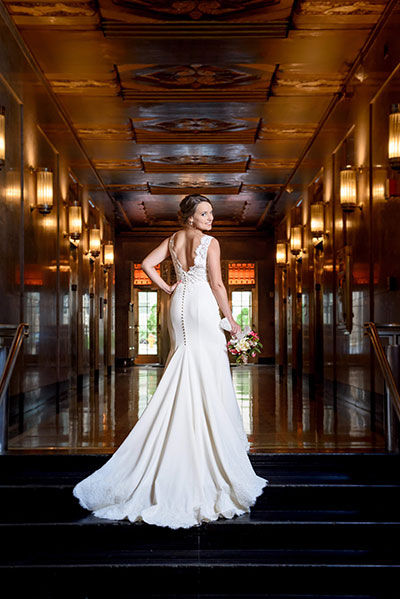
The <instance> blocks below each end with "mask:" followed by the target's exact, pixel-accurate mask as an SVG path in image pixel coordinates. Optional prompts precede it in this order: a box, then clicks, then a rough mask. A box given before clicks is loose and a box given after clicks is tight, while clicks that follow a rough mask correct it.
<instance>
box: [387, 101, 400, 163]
mask: <svg viewBox="0 0 400 599" xmlns="http://www.w3.org/2000/svg"><path fill="white" fill-rule="evenodd" d="M389 162H390V166H391V167H392V169H393V170H396V171H398V170H400V104H392V110H391V113H390V114H389Z"/></svg>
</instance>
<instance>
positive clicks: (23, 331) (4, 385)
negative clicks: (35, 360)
mask: <svg viewBox="0 0 400 599" xmlns="http://www.w3.org/2000/svg"><path fill="white" fill-rule="evenodd" d="M12 329H14V330H15V325H0V337H10V336H11V335H9V334H7V333H6V334H5V335H4V334H3V332H2V331H3V330H6V331H7V330H12ZM28 336H29V325H28V324H26V323H24V322H21V324H19V325H18V326H17V330H16V332H15V335H14V338H13V340H12V343H11V347H10V350H9V352H8V356H7V361H6V364H5V366H4V370H3V374H2V375H1V378H0V405H1V403H2V401H3V396H4V395H5V392H6V390H7V389H8V385H9V383H10V379H11V375H12V373H13V370H14V366H15V362H16V361H17V358H18V354H19V350H20V349H21V345H22V342H23V340H24V338H25V337H28Z"/></svg>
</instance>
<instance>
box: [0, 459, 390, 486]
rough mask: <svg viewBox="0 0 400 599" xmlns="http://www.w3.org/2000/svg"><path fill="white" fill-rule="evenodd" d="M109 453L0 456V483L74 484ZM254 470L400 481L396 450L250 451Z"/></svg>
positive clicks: (281, 475)
mask: <svg viewBox="0 0 400 599" xmlns="http://www.w3.org/2000/svg"><path fill="white" fill-rule="evenodd" d="M110 457H111V454H110V455H85V454H73V455H68V454H67V455H59V454H49V455H37V454H19V455H17V454H6V455H1V456H0V484H10V483H13V484H18V483H26V482H27V481H32V482H38V483H42V484H43V483H45V482H46V481H50V483H51V484H54V483H58V482H61V483H64V482H66V480H68V482H70V483H71V484H76V483H77V482H78V481H79V480H81V479H82V478H85V477H86V476H88V475H89V474H91V473H92V472H94V471H95V470H97V469H99V468H100V467H101V466H102V465H103V464H104V463H105V462H106V461H107V460H108V459H109V458H110ZM249 458H250V460H251V462H252V464H253V467H254V469H255V471H256V472H257V474H259V475H260V476H263V477H265V478H267V479H268V480H270V482H274V483H282V482H289V481H290V482H292V483H295V482H300V483H302V482H311V483H330V482H333V483H336V484H338V483H340V482H343V483H352V484H357V483H360V482H364V483H368V482H371V483H388V484H393V483H400V455H399V454H387V453H377V454H250V455H249Z"/></svg>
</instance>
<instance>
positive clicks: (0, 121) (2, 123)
mask: <svg viewBox="0 0 400 599" xmlns="http://www.w3.org/2000/svg"><path fill="white" fill-rule="evenodd" d="M5 163H6V109H5V108H4V106H1V107H0V171H1V169H2V168H3V166H4V165H5Z"/></svg>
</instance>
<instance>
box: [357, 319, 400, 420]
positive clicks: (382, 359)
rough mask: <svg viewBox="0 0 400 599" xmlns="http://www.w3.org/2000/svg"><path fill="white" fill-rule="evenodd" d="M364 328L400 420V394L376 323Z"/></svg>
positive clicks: (370, 323) (366, 325)
mask: <svg viewBox="0 0 400 599" xmlns="http://www.w3.org/2000/svg"><path fill="white" fill-rule="evenodd" d="M396 326H398V325H379V327H380V328H381V327H382V328H383V327H384V328H390V327H393V328H395V327H396ZM364 327H365V329H366V331H367V334H368V335H369V337H370V339H371V341H372V345H373V347H374V349H375V353H376V357H377V358H378V362H379V365H380V367H381V370H382V374H383V376H384V378H385V382H386V384H387V386H388V388H389V391H390V397H391V400H392V403H393V406H394V409H395V410H396V414H397V417H398V418H399V420H400V394H399V391H398V389H397V385H396V382H395V380H394V377H393V372H392V369H391V367H390V364H389V361H388V359H387V357H386V354H385V352H384V349H383V345H382V342H381V340H380V339H379V334H378V329H377V328H376V324H375V323H374V322H365V323H364Z"/></svg>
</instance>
